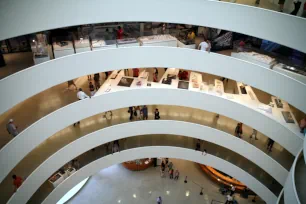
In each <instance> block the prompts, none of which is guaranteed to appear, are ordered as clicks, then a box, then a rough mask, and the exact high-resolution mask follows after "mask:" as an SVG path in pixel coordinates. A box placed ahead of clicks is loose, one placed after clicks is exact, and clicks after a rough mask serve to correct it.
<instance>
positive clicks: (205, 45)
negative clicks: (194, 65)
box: [199, 40, 210, 52]
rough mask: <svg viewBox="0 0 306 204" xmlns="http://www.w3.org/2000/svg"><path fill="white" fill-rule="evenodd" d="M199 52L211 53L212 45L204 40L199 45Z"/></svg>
mask: <svg viewBox="0 0 306 204" xmlns="http://www.w3.org/2000/svg"><path fill="white" fill-rule="evenodd" d="M199 50H202V51H206V52H209V51H210V43H209V41H208V40H204V41H203V42H201V43H200V44H199Z"/></svg>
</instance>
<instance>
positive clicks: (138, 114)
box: [135, 106, 141, 120]
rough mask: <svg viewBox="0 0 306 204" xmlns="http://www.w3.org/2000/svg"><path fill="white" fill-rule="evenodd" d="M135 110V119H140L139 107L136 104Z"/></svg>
mask: <svg viewBox="0 0 306 204" xmlns="http://www.w3.org/2000/svg"><path fill="white" fill-rule="evenodd" d="M135 111H136V116H137V119H138V120H140V119H141V113H140V107H139V106H136V108H135Z"/></svg>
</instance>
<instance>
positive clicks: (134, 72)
mask: <svg viewBox="0 0 306 204" xmlns="http://www.w3.org/2000/svg"><path fill="white" fill-rule="evenodd" d="M138 76H139V69H138V68H134V69H133V77H138Z"/></svg>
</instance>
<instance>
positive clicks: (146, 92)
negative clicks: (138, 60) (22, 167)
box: [0, 88, 303, 181]
mask: <svg viewBox="0 0 306 204" xmlns="http://www.w3.org/2000/svg"><path fill="white" fill-rule="evenodd" d="M139 96H141V97H139ZM156 96H159V97H156ZM122 99H125V100H122ZM139 104H148V105H150V104H162V105H178V106H187V107H193V108H198V109H202V110H204V109H205V110H207V111H210V112H215V113H218V114H221V115H225V116H227V117H230V118H234V119H236V120H239V121H243V122H244V123H245V124H247V125H249V126H251V127H253V128H255V129H257V130H258V131H260V132H262V133H264V134H265V135H268V136H269V137H270V138H272V139H273V140H275V141H276V142H278V143H279V144H280V145H282V146H283V147H284V148H286V149H287V150H288V151H290V152H291V153H292V154H295V153H296V149H297V148H299V147H301V145H303V144H302V141H303V139H302V138H300V137H299V136H298V135H296V134H295V133H293V132H291V131H290V130H289V129H287V128H286V127H285V126H283V125H282V124H281V123H279V122H278V121H275V120H274V119H272V118H270V117H269V115H266V114H263V113H261V112H259V111H257V110H254V109H251V108H249V107H247V106H244V105H242V104H239V103H237V102H234V101H232V100H229V99H226V98H223V97H218V96H215V95H211V94H207V93H199V92H192V91H186V90H182V89H167V88H142V89H141V88H139V89H128V90H124V91H117V92H111V93H107V94H103V95H100V96H97V97H93V98H92V99H85V100H81V101H78V102H76V103H73V104H71V105H68V106H66V107H64V108H62V109H59V110H57V111H55V112H53V113H51V114H50V115H48V116H46V117H44V118H42V119H40V120H39V121H38V122H36V123H34V124H33V125H32V126H30V127H29V128H27V129H26V130H25V131H23V132H22V133H20V134H19V135H18V137H16V138H14V139H13V140H12V141H11V142H9V143H8V144H7V145H6V146H5V147H4V148H2V149H1V151H0V163H2V164H6V165H5V166H3V167H2V168H1V171H0V173H1V175H0V178H1V181H2V180H3V179H4V178H5V177H6V175H7V174H8V173H9V172H10V171H11V170H12V169H13V168H14V167H15V166H16V165H17V164H18V162H20V161H21V160H22V159H23V158H24V157H25V156H26V155H27V154H28V153H30V151H32V150H33V149H34V148H36V147H37V146H38V145H39V144H41V143H42V142H43V141H45V140H46V139H47V138H49V137H51V136H52V135H53V134H55V133H56V132H58V131H60V130H62V129H63V128H65V127H67V126H68V125H70V124H73V123H74V122H76V121H79V120H82V119H84V118H87V117H89V116H92V115H96V114H98V113H101V112H105V111H108V110H114V109H118V108H123V107H129V106H135V105H139ZM76 110H86V111H77V112H76ZM251 115H252V117H250V116H251ZM59 119H61V120H59ZM45 127H48V128H45ZM29 140H30V141H31V142H30V143H29V142H28V141H29ZM24 144H27V145H24ZM20 147H23V148H22V149H20ZM16 149H18V152H16Z"/></svg>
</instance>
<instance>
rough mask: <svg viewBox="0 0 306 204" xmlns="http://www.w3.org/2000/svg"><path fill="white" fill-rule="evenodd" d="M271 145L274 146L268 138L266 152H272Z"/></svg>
mask: <svg viewBox="0 0 306 204" xmlns="http://www.w3.org/2000/svg"><path fill="white" fill-rule="evenodd" d="M273 145H274V140H272V139H271V138H269V141H268V146H267V150H268V152H272V147H273Z"/></svg>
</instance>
